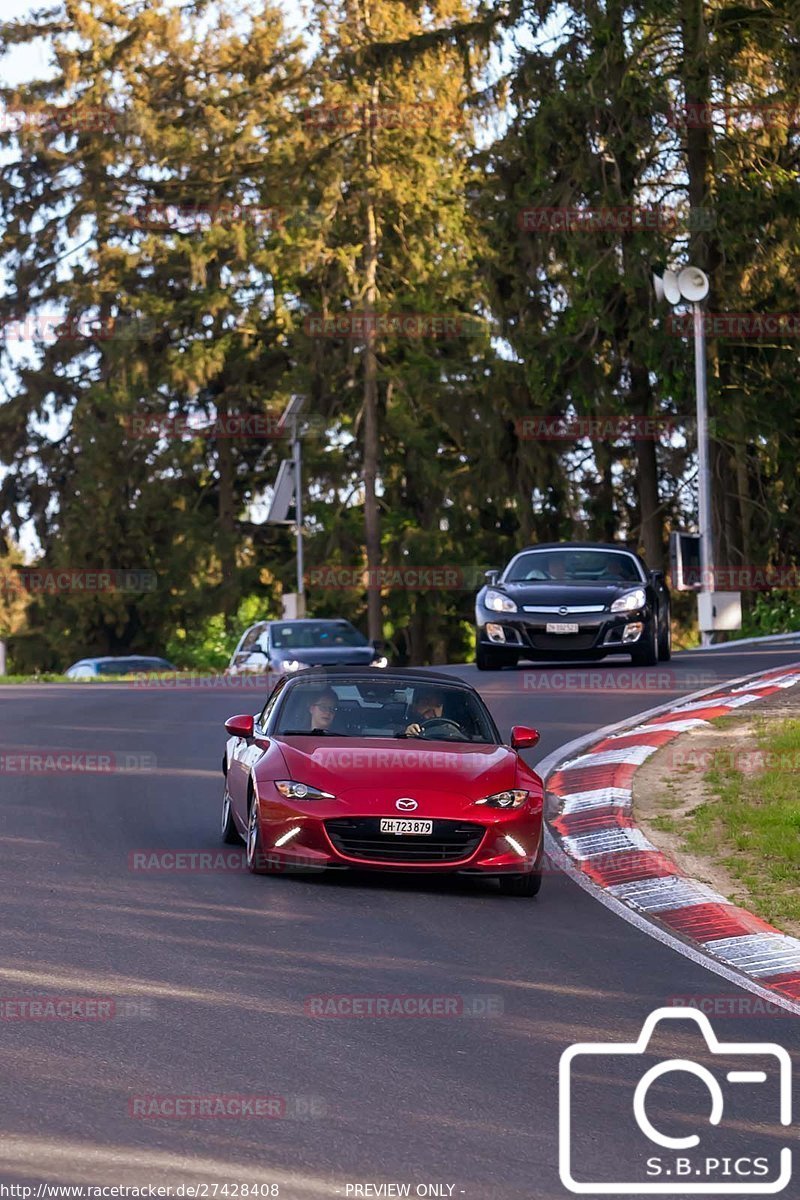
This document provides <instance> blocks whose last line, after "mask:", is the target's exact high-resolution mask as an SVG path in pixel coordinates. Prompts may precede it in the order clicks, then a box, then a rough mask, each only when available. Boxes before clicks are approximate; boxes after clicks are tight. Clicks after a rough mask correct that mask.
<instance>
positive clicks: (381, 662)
mask: <svg viewBox="0 0 800 1200" xmlns="http://www.w3.org/2000/svg"><path fill="white" fill-rule="evenodd" d="M388 665H389V660H388V658H387V657H386V655H385V654H380V655H379V656H378V657H377V658H373V660H372V662H371V663H370V666H371V667H388Z"/></svg>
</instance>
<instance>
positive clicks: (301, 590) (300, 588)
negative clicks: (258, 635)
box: [292, 417, 306, 617]
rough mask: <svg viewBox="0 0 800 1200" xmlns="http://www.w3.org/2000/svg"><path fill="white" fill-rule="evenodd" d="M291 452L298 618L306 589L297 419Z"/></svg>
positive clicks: (294, 425) (301, 611) (302, 610)
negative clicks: (292, 458) (292, 460)
mask: <svg viewBox="0 0 800 1200" xmlns="http://www.w3.org/2000/svg"><path fill="white" fill-rule="evenodd" d="M292 440H293V445H292V452H293V457H294V507H295V520H296V522H297V524H296V526H295V537H296V538H297V598H298V600H297V602H298V607H299V609H300V612H299V616H301V617H304V616H305V615H306V589H305V581H304V579H303V479H302V459H301V456H300V435H299V434H298V432H297V417H295V418H294V421H293V422H292Z"/></svg>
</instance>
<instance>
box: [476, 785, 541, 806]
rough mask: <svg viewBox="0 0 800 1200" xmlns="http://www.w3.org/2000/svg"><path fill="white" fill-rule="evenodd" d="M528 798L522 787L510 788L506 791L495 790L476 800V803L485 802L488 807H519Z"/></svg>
mask: <svg viewBox="0 0 800 1200" xmlns="http://www.w3.org/2000/svg"><path fill="white" fill-rule="evenodd" d="M527 799H528V793H527V792H526V791H523V789H522V788H511V789H510V790H509V791H507V792H495V794H494V795H493V796H484V797H483V799H482V800H476V801H475V803H476V804H485V805H486V806H487V807H488V808H519V807H520V805H522V804H524V803H525V801H526V800H527Z"/></svg>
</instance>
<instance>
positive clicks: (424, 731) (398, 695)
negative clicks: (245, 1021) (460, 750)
mask: <svg viewBox="0 0 800 1200" xmlns="http://www.w3.org/2000/svg"><path fill="white" fill-rule="evenodd" d="M409 730H411V732H409ZM312 731H313V732H316V733H318V734H327V735H331V736H337V737H357V738H387V737H408V736H411V737H415V736H416V737H425V738H427V739H429V740H432V741H433V740H436V741H448V742H473V743H474V742H481V743H484V744H485V743H489V744H497V742H498V740H499V738H498V736H497V731H496V730H495V729H494V727H493V724H492V721H491V718H490V717H489V715H488V713H487V712H486V709H485V708H484V706H483V704H482V703H481V701H480V700H479V699H478V698H477V697H476V696H474V695H473V694H472V692H470V691H469V690H468V689H467V688H462V687H451V686H448V685H447V684H444V685H441V684H439V683H436V684H426V683H418V682H414V683H397V682H393V681H391V680H384V681H380V682H374V681H373V680H359V679H352V678H348V679H347V681H344V680H341V681H336V680H334V681H331V682H328V683H325V682H322V683H321V682H320V681H319V679H317V680H316V681H314V680H309V681H305V680H297V681H296V682H294V681H293V682H292V683H291V685H290V686H288V687H287V688H286V689H285V691H284V694H283V697H282V698H281V701H280V704H279V706H278V712H277V714H276V717H275V722H274V725H273V727H272V729H271V731H270V732H272V733H274V734H277V735H281V734H282V735H284V736H291V735H292V734H295V735H299V734H304V733H305V734H310V733H312Z"/></svg>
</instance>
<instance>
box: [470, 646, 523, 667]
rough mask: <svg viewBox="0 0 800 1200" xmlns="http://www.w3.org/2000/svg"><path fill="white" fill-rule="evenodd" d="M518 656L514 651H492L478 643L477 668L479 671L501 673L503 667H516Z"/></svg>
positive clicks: (476, 652)
mask: <svg viewBox="0 0 800 1200" xmlns="http://www.w3.org/2000/svg"><path fill="white" fill-rule="evenodd" d="M516 665H517V656H516V654H515V653H514V651H513V650H490V649H489V648H488V647H487V646H481V644H480V642H479V643H478V646H477V649H476V650H475V666H476V667H477V668H478V670H479V671H500V670H502V668H503V667H515V666H516Z"/></svg>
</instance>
